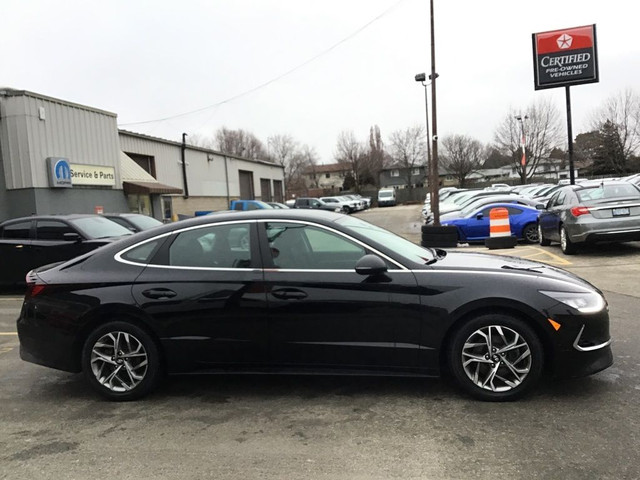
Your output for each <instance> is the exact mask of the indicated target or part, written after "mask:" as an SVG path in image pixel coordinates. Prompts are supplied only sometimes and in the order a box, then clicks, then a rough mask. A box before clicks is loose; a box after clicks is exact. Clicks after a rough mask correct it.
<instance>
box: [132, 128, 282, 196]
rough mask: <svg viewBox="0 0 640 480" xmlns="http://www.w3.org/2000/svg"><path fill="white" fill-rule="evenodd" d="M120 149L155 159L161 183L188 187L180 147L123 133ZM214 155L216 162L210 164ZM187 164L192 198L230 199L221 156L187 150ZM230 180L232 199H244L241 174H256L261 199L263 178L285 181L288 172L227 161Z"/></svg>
mask: <svg viewBox="0 0 640 480" xmlns="http://www.w3.org/2000/svg"><path fill="white" fill-rule="evenodd" d="M120 148H121V149H122V151H123V152H131V153H139V154H141V155H152V156H153V157H154V158H155V162H156V177H157V178H156V179H157V180H158V181H159V182H160V183H165V184H167V185H172V186H175V187H180V188H183V187H184V183H183V179H182V166H181V163H180V162H181V156H180V149H181V146H180V145H179V144H170V143H164V142H162V141H156V140H154V139H146V138H140V137H137V136H134V135H127V134H126V133H123V132H121V133H120ZM208 155H212V156H213V161H209V160H207V156H208ZM185 158H186V161H187V183H188V185H189V196H211V197H226V196H227V182H226V178H225V165H224V163H225V157H224V155H221V154H219V153H207V152H205V151H201V150H195V149H190V148H188V147H187V150H186V152H185ZM227 166H228V176H229V196H230V197H236V198H237V197H238V196H239V195H240V183H239V182H240V178H239V174H238V171H239V170H246V171H251V172H253V177H254V188H255V189H256V192H255V195H256V197H258V196H259V195H260V181H259V179H260V178H268V179H271V180H282V181H283V182H284V172H283V170H282V168H281V167H279V166H277V165H274V166H273V167H271V166H269V165H263V164H261V163H256V162H252V161H249V160H241V159H237V158H232V157H227Z"/></svg>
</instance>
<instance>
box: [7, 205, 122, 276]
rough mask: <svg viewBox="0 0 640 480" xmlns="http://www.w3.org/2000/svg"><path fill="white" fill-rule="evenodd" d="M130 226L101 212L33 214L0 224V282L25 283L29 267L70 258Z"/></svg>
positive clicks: (112, 237) (120, 233)
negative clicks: (99, 213) (115, 220)
mask: <svg viewBox="0 0 640 480" xmlns="http://www.w3.org/2000/svg"><path fill="white" fill-rule="evenodd" d="M131 234H132V232H131V230H130V229H128V228H126V227H124V226H122V225H119V224H117V223H115V222H113V221H111V220H109V219H107V218H105V217H103V216H101V215H93V214H73V215H33V216H31V217H22V218H14V219H12V220H7V221H5V222H2V223H0V267H1V268H0V285H2V286H13V285H24V282H25V275H26V274H27V272H29V270H31V269H33V268H35V267H39V266H41V265H46V264H49V263H54V262H60V261H63V260H69V259H70V258H73V257H76V256H78V255H82V254H83V253H86V252H88V251H91V250H94V249H96V248H98V247H100V246H102V245H106V244H108V243H111V242H112V241H114V240H115V239H118V238H120V237H122V236H126V235H131Z"/></svg>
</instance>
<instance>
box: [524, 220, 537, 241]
mask: <svg viewBox="0 0 640 480" xmlns="http://www.w3.org/2000/svg"><path fill="white" fill-rule="evenodd" d="M522 238H523V239H524V241H525V242H526V243H538V226H537V225H536V224H535V223H530V224H528V225H525V226H524V228H523V229H522Z"/></svg>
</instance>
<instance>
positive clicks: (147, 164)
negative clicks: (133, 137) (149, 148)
mask: <svg viewBox="0 0 640 480" xmlns="http://www.w3.org/2000/svg"><path fill="white" fill-rule="evenodd" d="M125 153H126V154H127V156H128V157H129V158H131V160H133V161H134V162H136V163H137V164H138V165H139V166H140V167H141V168H142V169H143V170H144V171H145V172H147V173H148V174H149V175H151V176H152V177H153V178H158V177H156V160H155V158H154V157H153V156H151V155H141V154H139V153H129V152H125Z"/></svg>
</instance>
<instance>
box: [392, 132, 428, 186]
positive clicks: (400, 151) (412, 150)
mask: <svg viewBox="0 0 640 480" xmlns="http://www.w3.org/2000/svg"><path fill="white" fill-rule="evenodd" d="M424 139H425V134H424V128H423V127H422V126H415V127H409V128H406V129H404V130H396V131H395V132H393V133H392V134H391V136H390V138H389V143H390V152H389V153H390V155H391V158H392V160H393V162H394V164H395V165H397V166H398V167H400V168H402V169H403V170H404V171H405V175H406V179H407V187H409V188H413V182H412V179H411V177H412V174H413V170H414V169H415V168H417V167H419V166H420V165H426V163H427V153H426V152H427V144H426V143H425V141H424Z"/></svg>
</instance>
